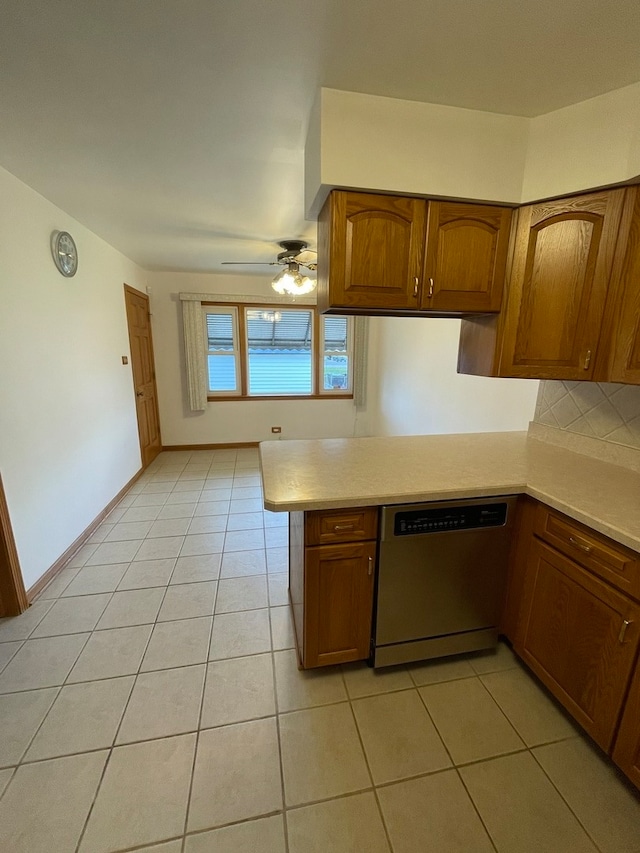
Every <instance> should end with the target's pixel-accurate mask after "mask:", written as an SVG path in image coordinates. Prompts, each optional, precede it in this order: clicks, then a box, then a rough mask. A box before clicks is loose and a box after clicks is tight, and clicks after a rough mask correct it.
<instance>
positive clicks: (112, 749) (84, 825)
mask: <svg viewBox="0 0 640 853" xmlns="http://www.w3.org/2000/svg"><path fill="white" fill-rule="evenodd" d="M166 589H168V587H167V588H166ZM166 589H165V594H164V595H163V596H162V601H161V602H160V608H159V609H158V613H160V609H161V608H162V604H163V603H164V599H165V596H166V594H167V593H166ZM155 624H156V623H155V622H154V625H155ZM152 634H153V628H152V629H151V631H149V636H148V637H147V642H146V643H145V647H144V650H143V652H142V654H141V656H140V662H139V663H138V669H137V670H136V672H135V674H134V673H131V674H132V675H135V677H134V680H133V683H132V685H131V689H130V691H129V695H128V697H127V701H126V702H125V704H124V708H123V709H122V714H121V716H120V722H119V723H118V726H117V727H116V730H115V732H114V735H113V740H112V741H111V746H110V747H109V748H108V753H107V758H106V761H105V763H104V766H103V768H102V773H101V774H100V780H99V782H98V786H97V788H96V790H95V793H94V795H93V799H92V801H91V805H90V807H89V811H88V812H87V816H86V818H85V820H84V824H83V826H82V831H81V832H80V836H79V838H78V843H77V844H76V848H75V853H79V851H80V847H81V845H82V841H83V839H84V836H85V834H86V831H87V827H88V826H89V821H90V819H91V815H92V814H93V810H94V807H95V804H96V802H97V801H98V795H99V794H100V790H101V789H102V783H103V782H104V778H105V776H106V774H107V768H108V767H109V764H110V762H111V756H112V755H113V751H114V749H115V744H116V740H117V738H118V734H119V732H120V729H121V728H122V722H123V720H124V718H125V714H126V713H127V708H128V707H129V703H130V702H131V697H132V696H133V691H134V690H135V686H136V683H137V681H138V675H139V674H140V667H141V666H142V661H143V660H144V656H145V654H146V653H147V649H148V648H149V643H150V642H151V636H152ZM74 665H75V664H74ZM67 677H68V676H67ZM96 680H99V679H96Z"/></svg>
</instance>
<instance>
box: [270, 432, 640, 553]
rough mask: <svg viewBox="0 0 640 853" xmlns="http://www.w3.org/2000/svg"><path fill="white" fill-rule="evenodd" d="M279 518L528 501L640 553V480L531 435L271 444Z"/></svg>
mask: <svg viewBox="0 0 640 853" xmlns="http://www.w3.org/2000/svg"><path fill="white" fill-rule="evenodd" d="M260 461H261V466H262V478H263V485H264V505H265V508H266V509H268V510H271V511H272V512H295V511H310V510H320V509H341V508H345V507H365V506H380V505H382V504H393V503H397V504H401V503H410V502H414V501H415V502H418V501H432V500H433V501H437V500H448V499H456V498H471V497H485V496H491V495H513V494H526V495H529V496H530V497H532V498H536V499H537V500H539V501H543V502H544V503H546V504H547V505H549V506H551V507H554V508H555V509H557V510H559V511H560V512H563V513H565V514H566V515H568V516H570V517H571V518H573V519H575V520H576V521H579V522H582V523H583V524H586V525H588V526H589V527H591V528H593V529H594V530H597V531H599V532H600V533H603V534H604V535H606V536H610V537H611V538H612V539H614V540H615V541H616V542H620V543H621V544H622V545H626V546H627V547H629V548H631V549H633V550H635V551H638V552H640V473H636V472H634V471H631V470H628V469H626V468H622V467H620V466H619V465H612V464H610V463H607V462H604V461H601V460H599V459H595V458H593V457H590V456H585V455H583V454H581V453H575V452H571V451H569V450H567V449H565V448H562V447H557V446H555V445H553V444H550V443H548V442H546V441H539V440H537V439H535V438H531V437H530V436H529V435H528V434H527V433H526V432H498V433H466V434H459V435H415V436H393V437H386V438H385V437H374V438H344V439H320V440H315V441H312V440H308V441H283V442H280V441H266V442H262V443H261V445H260Z"/></svg>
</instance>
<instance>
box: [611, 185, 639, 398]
mask: <svg viewBox="0 0 640 853" xmlns="http://www.w3.org/2000/svg"><path fill="white" fill-rule="evenodd" d="M627 192H628V193H629V195H630V196H631V194H633V195H632V196H631V198H630V200H631V201H632V202H633V214H632V219H631V225H630V230H629V234H628V237H627V243H626V252H625V256H624V264H623V267H622V276H621V296H620V300H619V303H618V304H617V305H615V306H614V307H615V309H616V312H615V313H616V316H617V329H616V331H615V335H614V338H613V346H611V348H610V352H611V361H610V369H609V371H608V374H607V377H606V379H607V381H608V382H626V383H628V384H632V385H640V192H639V191H638V187H633V189H630V190H628V191H627Z"/></svg>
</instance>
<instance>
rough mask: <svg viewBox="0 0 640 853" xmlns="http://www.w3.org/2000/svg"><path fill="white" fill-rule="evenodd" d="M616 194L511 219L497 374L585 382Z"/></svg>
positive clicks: (541, 207) (608, 265)
mask: <svg viewBox="0 0 640 853" xmlns="http://www.w3.org/2000/svg"><path fill="white" fill-rule="evenodd" d="M623 196H624V190H611V191H608V192H601V193H593V194H590V195H584V196H575V197H573V198H566V199H560V200H558V201H550V202H541V203H539V204H535V205H532V206H530V207H525V208H522V209H521V210H520V211H519V213H518V221H517V226H516V235H515V244H514V252H513V261H512V267H511V274H510V277H509V286H508V301H507V309H506V318H505V327H504V336H503V346H502V353H501V360H500V374H501V375H503V376H526V377H530V378H539V379H591V378H592V375H593V368H594V362H595V356H596V348H597V346H598V338H599V336H600V326H601V320H602V315H603V311H604V305H605V300H606V296H607V287H608V284H609V277H610V275H611V269H612V265H613V258H614V251H615V246H616V239H617V234H618V226H619V223H620V216H621V211H622V202H623Z"/></svg>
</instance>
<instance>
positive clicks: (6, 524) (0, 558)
mask: <svg viewBox="0 0 640 853" xmlns="http://www.w3.org/2000/svg"><path fill="white" fill-rule="evenodd" d="M28 606H29V601H28V599H27V593H26V590H25V588H24V581H23V579H22V572H21V571H20V563H19V561H18V551H17V549H16V543H15V539H14V538H13V530H12V528H11V519H10V518H9V507H8V506H7V500H6V498H5V494H4V487H3V485H2V477H0V616H18V615H19V614H20V613H22V612H23V611H25V610H26V609H27V607H28Z"/></svg>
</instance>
